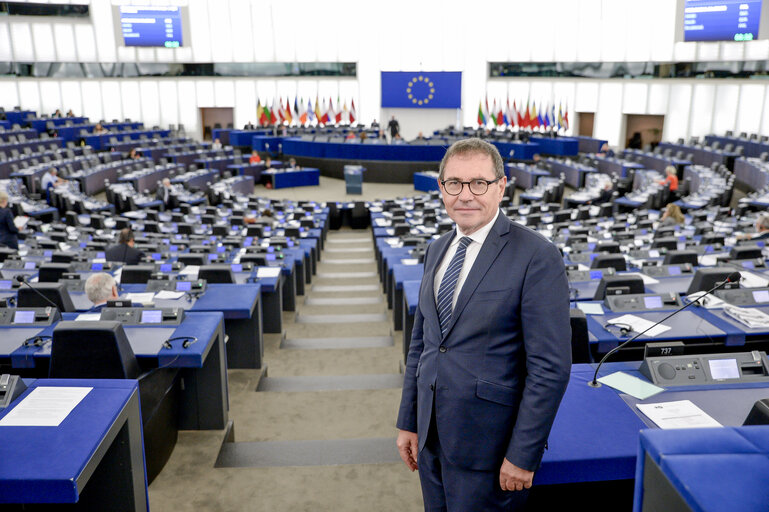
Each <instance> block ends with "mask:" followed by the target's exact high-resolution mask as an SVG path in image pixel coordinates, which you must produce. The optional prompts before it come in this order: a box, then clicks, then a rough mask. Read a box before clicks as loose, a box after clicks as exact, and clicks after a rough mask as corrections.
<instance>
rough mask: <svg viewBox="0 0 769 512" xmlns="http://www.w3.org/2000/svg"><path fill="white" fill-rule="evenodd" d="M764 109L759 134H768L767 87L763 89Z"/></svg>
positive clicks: (768, 100) (768, 102)
mask: <svg viewBox="0 0 769 512" xmlns="http://www.w3.org/2000/svg"><path fill="white" fill-rule="evenodd" d="M764 89H765V91H764V108H763V112H762V115H761V134H762V135H765V134H767V133H769V87H765V88H764Z"/></svg>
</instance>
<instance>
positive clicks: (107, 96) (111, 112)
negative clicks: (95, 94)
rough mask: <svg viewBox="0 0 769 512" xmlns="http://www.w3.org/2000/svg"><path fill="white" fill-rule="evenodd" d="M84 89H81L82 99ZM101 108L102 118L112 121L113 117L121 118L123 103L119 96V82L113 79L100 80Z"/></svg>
mask: <svg viewBox="0 0 769 512" xmlns="http://www.w3.org/2000/svg"><path fill="white" fill-rule="evenodd" d="M85 93H86V90H85V89H83V100H85ZM101 98H102V108H103V109H104V115H103V117H104V119H105V120H107V121H112V120H113V119H119V120H121V121H122V120H123V104H122V103H121V96H120V82H118V81H115V80H102V81H101Z"/></svg>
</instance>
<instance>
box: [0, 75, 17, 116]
mask: <svg viewBox="0 0 769 512" xmlns="http://www.w3.org/2000/svg"><path fill="white" fill-rule="evenodd" d="M16 85H17V82H16V80H0V98H2V99H3V103H2V107H3V108H4V109H6V110H11V109H13V107H16V106H18V105H19V89H18V88H17V87H16Z"/></svg>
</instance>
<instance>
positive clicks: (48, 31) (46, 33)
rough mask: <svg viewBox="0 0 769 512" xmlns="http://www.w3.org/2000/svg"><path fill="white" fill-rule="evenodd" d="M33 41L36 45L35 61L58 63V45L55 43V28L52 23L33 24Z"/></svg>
mask: <svg viewBox="0 0 769 512" xmlns="http://www.w3.org/2000/svg"><path fill="white" fill-rule="evenodd" d="M32 41H33V42H34V43H33V44H34V45H35V59H36V60H38V61H41V62H55V61H56V45H55V44H54V41H53V27H52V26H51V24H50V23H32Z"/></svg>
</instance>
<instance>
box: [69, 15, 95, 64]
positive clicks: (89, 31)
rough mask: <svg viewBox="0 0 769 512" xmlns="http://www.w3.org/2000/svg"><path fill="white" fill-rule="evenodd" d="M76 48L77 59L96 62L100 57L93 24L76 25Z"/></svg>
mask: <svg viewBox="0 0 769 512" xmlns="http://www.w3.org/2000/svg"><path fill="white" fill-rule="evenodd" d="M74 28H75V50H76V51H77V60H78V61H80V62H96V61H97V60H98V59H99V56H98V54H97V53H96V40H95V39H94V34H93V27H91V25H79V24H78V25H75V26H74Z"/></svg>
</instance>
